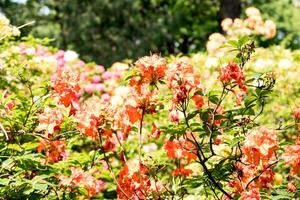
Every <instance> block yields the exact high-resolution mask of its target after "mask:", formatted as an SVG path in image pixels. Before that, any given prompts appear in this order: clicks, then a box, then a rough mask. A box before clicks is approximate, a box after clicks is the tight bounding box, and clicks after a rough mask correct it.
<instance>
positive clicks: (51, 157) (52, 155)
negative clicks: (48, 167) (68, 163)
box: [37, 139, 67, 163]
mask: <svg viewBox="0 0 300 200" xmlns="http://www.w3.org/2000/svg"><path fill="white" fill-rule="evenodd" d="M65 148H66V145H65V141H64V140H63V139H59V140H54V141H50V140H47V139H41V140H40V142H39V146H38V147H37V151H38V152H42V151H43V152H45V154H46V159H45V163H55V162H58V161H60V160H63V159H65V158H66V157H67V152H66V149H65Z"/></svg>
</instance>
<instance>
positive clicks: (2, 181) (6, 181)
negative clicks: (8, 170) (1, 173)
mask: <svg viewBox="0 0 300 200" xmlns="http://www.w3.org/2000/svg"><path fill="white" fill-rule="evenodd" d="M9 182H10V180H9V179H8V178H1V179H0V185H8V184H9Z"/></svg>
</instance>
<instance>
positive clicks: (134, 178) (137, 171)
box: [117, 161, 163, 200]
mask: <svg viewBox="0 0 300 200" xmlns="http://www.w3.org/2000/svg"><path fill="white" fill-rule="evenodd" d="M148 171H149V170H148V169H147V167H146V166H145V165H143V164H141V163H139V162H134V161H133V162H129V163H127V164H126V165H125V166H124V167H123V169H122V170H121V171H120V173H119V178H118V188H117V194H118V199H120V200H121V199H122V200H123V199H124V200H125V199H126V200H127V199H133V200H138V199H147V197H148V196H150V195H151V194H153V193H156V194H159V193H161V192H162V191H163V188H162V186H161V184H160V183H159V182H156V181H154V180H152V179H150V177H149V176H148Z"/></svg>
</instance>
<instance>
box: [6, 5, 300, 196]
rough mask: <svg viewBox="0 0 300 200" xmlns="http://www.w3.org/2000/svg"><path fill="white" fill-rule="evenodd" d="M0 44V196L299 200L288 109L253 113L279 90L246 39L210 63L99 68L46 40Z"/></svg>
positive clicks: (173, 61)
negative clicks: (278, 116) (278, 117)
mask: <svg viewBox="0 0 300 200" xmlns="http://www.w3.org/2000/svg"><path fill="white" fill-rule="evenodd" d="M252 11H253V10H252ZM249 12H250V11H249ZM253 12H254V11H253ZM251 16H252V15H251ZM253 16H254V15H253ZM1 42H2V43H1V52H0V58H1V62H0V64H1V69H2V71H1V73H0V79H1V83H0V94H1V96H0V97H1V99H0V103H1V104H0V114H1V118H0V132H1V135H0V136H1V137H0V138H1V143H0V147H1V148H0V149H1V150H0V155H1V157H0V160H1V169H0V170H1V174H0V185H1V186H2V187H0V199H13V198H16V199H27V198H29V199H31V198H35V199H116V198H118V199H213V198H215V199H242V200H250V199H282V198H290V199H292V198H297V196H299V189H298V188H299V184H300V183H299V173H300V171H299V169H300V157H299V155H300V150H299V145H300V143H299V125H298V124H299V117H300V116H299V108H297V107H295V110H294V119H293V116H292V115H293V114H292V113H291V111H289V113H288V115H289V116H285V117H286V121H284V123H283V122H282V123H275V125H274V123H273V122H272V121H271V120H270V119H269V120H264V117H265V115H267V116H268V118H271V117H270V116H269V115H270V114H272V112H270V108H268V103H270V104H271V105H274V101H275V100H274V99H275V98H274V97H273V96H272V95H273V94H274V93H276V92H278V90H277V88H276V84H275V75H274V74H273V73H270V72H268V73H258V74H257V73H255V71H256V68H255V67H251V66H252V64H253V63H252V62H253V61H252V60H254V61H257V59H259V58H258V57H257V55H256V54H255V51H261V49H255V45H254V43H253V42H252V41H250V40H249V39H247V38H245V37H242V38H240V39H237V40H235V42H230V43H229V44H228V45H227V47H229V48H230V51H228V53H227V54H228V55H227V54H226V55H224V60H222V62H223V64H220V65H219V64H217V65H218V66H216V68H215V69H212V68H211V69H209V70H207V69H206V70H202V69H201V67H198V66H197V64H195V60H197V58H199V54H198V55H194V57H192V58H186V57H171V58H163V57H161V56H160V55H158V54H153V55H149V56H145V57H142V58H140V59H138V60H137V61H136V62H135V63H133V64H132V65H129V64H126V63H115V64H114V65H113V66H112V67H111V68H110V69H109V70H105V69H104V67H103V66H101V65H97V64H93V63H84V62H83V61H82V60H80V59H79V58H78V55H77V54H76V53H75V52H72V51H62V50H56V49H52V48H50V47H46V46H45V45H46V43H47V41H46V40H36V39H33V38H24V39H22V40H18V39H15V40H13V38H10V37H8V36H7V38H5V39H4V40H2V41H1ZM197 56H198V57H197ZM209 56H211V55H209ZM255 56H256V57H255ZM212 58H214V57H206V58H205V59H206V61H207V60H208V59H212ZM201 59H202V58H201V55H200V59H198V64H199V63H201V62H202V61H201ZM206 61H205V62H204V63H206ZM210 70H211V71H210ZM277 80H279V85H280V84H281V83H282V82H280V77H279V78H278V79H277ZM280 86H282V85H280ZM283 88H284V87H283ZM295 93H296V92H295ZM272 101H273V102H272ZM277 103H278V102H277ZM285 105H286V104H285ZM286 109H287V108H286ZM266 110H267V111H269V112H267V113H265V111H266ZM272 115H273V114H272ZM274 115H275V114H274ZM287 172H289V174H288V173H287Z"/></svg>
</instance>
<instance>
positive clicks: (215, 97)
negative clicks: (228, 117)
mask: <svg viewBox="0 0 300 200" xmlns="http://www.w3.org/2000/svg"><path fill="white" fill-rule="evenodd" d="M208 100H209V101H210V102H212V103H214V104H218V103H219V98H218V96H217V95H212V96H209V97H208Z"/></svg>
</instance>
